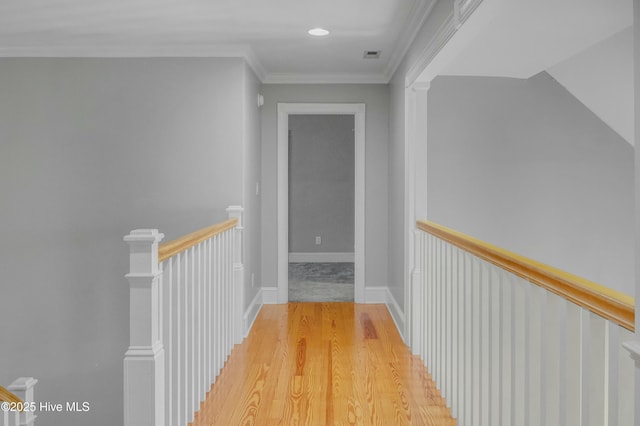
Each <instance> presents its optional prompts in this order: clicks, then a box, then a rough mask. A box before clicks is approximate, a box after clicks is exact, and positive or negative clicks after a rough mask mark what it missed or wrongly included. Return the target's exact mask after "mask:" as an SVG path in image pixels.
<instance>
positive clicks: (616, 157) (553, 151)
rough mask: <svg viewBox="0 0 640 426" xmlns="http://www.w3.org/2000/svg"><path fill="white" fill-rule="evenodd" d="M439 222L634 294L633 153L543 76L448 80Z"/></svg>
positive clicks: (437, 115)
mask: <svg viewBox="0 0 640 426" xmlns="http://www.w3.org/2000/svg"><path fill="white" fill-rule="evenodd" d="M428 114H429V126H428V132H429V134H428V135H429V144H428V156H429V157H428V158H429V160H428V169H427V170H428V188H427V190H428V200H429V203H428V216H429V219H430V220H433V221H435V222H438V223H441V224H443V225H446V226H449V227H452V228H454V229H457V230H459V231H461V232H464V233H467V234H470V235H472V236H474V237H477V238H480V239H483V240H486V241H488V242H491V243H493V244H496V245H498V246H501V247H504V248H506V249H508V250H511V251H515V252H516V253H520V254H523V255H525V256H528V257H531V258H533V259H535V260H538V261H541V262H544V263H548V264H550V265H552V266H555V267H558V268H561V269H564V270H566V271H568V272H571V273H574V274H576V275H579V276H583V277H585V278H587V279H590V280H593V281H596V282H598V283H600V284H603V285H606V286H609V287H611V288H614V289H616V290H619V291H622V292H624V293H627V294H633V273H634V272H633V268H634V263H633V251H634V246H633V232H632V229H633V217H634V216H633V155H634V154H633V148H632V147H631V146H629V144H628V143H627V142H625V141H624V139H622V138H621V137H620V136H619V135H618V134H617V133H615V132H614V131H613V130H612V129H611V128H609V127H608V126H607V125H606V124H604V123H603V122H602V121H601V120H600V119H598V118H597V117H596V116H595V115H594V114H593V113H592V112H591V111H589V110H588V109H587V108H586V107H585V106H584V105H583V104H581V103H580V102H579V101H578V100H577V99H575V98H574V97H573V96H572V95H571V94H569V93H568V92H567V91H566V90H565V89H564V88H563V87H562V86H560V85H559V84H558V83H556V82H555V81H554V80H553V79H552V78H551V77H550V76H549V75H548V74H546V73H541V74H539V75H537V76H534V77H532V78H531V79H529V80H517V79H506V78H487V77H475V78H474V77H438V78H436V79H435V80H434V81H433V82H432V84H431V89H430V91H429V106H428Z"/></svg>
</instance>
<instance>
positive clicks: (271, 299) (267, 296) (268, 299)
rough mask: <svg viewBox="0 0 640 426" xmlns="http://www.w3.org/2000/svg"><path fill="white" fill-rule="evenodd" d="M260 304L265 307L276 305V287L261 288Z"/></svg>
mask: <svg viewBox="0 0 640 426" xmlns="http://www.w3.org/2000/svg"><path fill="white" fill-rule="evenodd" d="M262 303H263V304H265V305H276V304H278V287H262Z"/></svg>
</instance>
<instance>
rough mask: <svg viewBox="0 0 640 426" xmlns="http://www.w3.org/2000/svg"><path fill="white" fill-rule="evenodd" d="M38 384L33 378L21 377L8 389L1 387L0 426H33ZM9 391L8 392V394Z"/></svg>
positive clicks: (36, 406)
mask: <svg viewBox="0 0 640 426" xmlns="http://www.w3.org/2000/svg"><path fill="white" fill-rule="evenodd" d="M36 383H38V381H37V380H36V379H34V378H33V377H20V378H18V379H16V380H14V381H13V383H11V384H10V385H9V386H8V387H7V389H6V390H5V389H4V388H2V387H0V404H2V409H1V410H0V426H33V425H34V424H35V421H36V417H38V416H37V415H36V413H37V412H38V409H39V407H38V405H37V403H36V402H35V399H34V392H33V391H34V387H35V385H36ZM7 391H8V392H7Z"/></svg>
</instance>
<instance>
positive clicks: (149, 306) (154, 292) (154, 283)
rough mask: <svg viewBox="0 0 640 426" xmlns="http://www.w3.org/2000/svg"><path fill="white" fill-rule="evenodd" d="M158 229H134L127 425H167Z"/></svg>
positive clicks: (129, 238)
mask: <svg viewBox="0 0 640 426" xmlns="http://www.w3.org/2000/svg"><path fill="white" fill-rule="evenodd" d="M163 237H164V234H161V233H159V232H158V230H157V229H137V230H135V231H131V233H130V234H129V235H127V236H126V237H124V240H125V241H126V242H127V243H129V246H130V268H129V270H130V272H129V274H127V276H126V277H127V279H128V280H129V287H130V307H129V315H130V328H129V333H130V336H129V350H127V353H126V354H125V359H124V424H125V426H164V424H165V422H164V406H163V404H164V379H165V378H164V349H163V347H162V342H161V341H160V318H161V314H162V306H160V303H159V302H160V297H159V288H158V287H159V281H160V277H161V273H160V270H159V267H158V243H159V242H160V241H161V240H162V238H163Z"/></svg>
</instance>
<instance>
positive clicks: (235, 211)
mask: <svg viewBox="0 0 640 426" xmlns="http://www.w3.org/2000/svg"><path fill="white" fill-rule="evenodd" d="M243 212H244V207H242V206H229V207H227V215H228V217H229V219H233V218H237V219H238V228H240V229H242V213H243Z"/></svg>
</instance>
